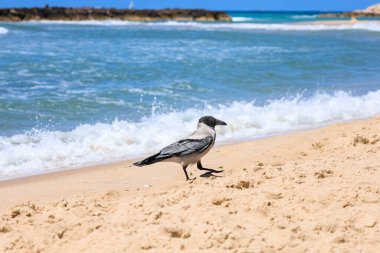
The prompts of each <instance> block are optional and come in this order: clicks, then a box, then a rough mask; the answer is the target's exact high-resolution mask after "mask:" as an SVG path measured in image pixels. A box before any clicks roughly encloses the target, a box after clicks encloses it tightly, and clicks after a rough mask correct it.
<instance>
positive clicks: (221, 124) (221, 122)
mask: <svg viewBox="0 0 380 253" xmlns="http://www.w3.org/2000/svg"><path fill="white" fill-rule="evenodd" d="M216 125H217V126H218V125H219V126H227V123H226V122H224V121H221V120H218V119H217V120H216Z"/></svg>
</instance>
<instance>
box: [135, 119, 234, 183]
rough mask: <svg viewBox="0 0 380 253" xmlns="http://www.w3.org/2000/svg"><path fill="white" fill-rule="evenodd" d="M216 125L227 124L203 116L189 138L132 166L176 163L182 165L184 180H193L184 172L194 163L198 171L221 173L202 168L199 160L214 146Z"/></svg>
mask: <svg viewBox="0 0 380 253" xmlns="http://www.w3.org/2000/svg"><path fill="white" fill-rule="evenodd" d="M217 125H223V126H225V125H227V124H226V123H225V122H223V121H221V120H218V119H216V118H214V117H212V116H203V117H202V118H200V119H199V121H198V125H197V130H196V131H195V132H194V133H192V134H191V135H190V136H188V137H187V138H185V139H182V140H179V141H177V142H175V143H173V144H170V145H169V146H167V147H165V148H163V149H161V151H160V152H158V153H157V154H154V155H152V156H150V157H148V158H146V159H144V160H142V161H139V162H136V163H134V164H133V165H135V166H139V167H141V166H145V165H149V164H153V163H157V162H176V163H179V164H181V165H182V168H183V171H184V172H185V175H186V180H193V179H190V178H189V175H188V174H187V171H186V168H187V166H189V165H190V164H195V163H196V164H197V168H198V169H199V170H206V171H208V172H211V173H220V172H223V171H222V170H213V169H207V168H204V167H203V166H202V163H201V158H202V157H203V156H205V155H206V154H207V153H208V152H209V151H210V149H211V148H212V147H213V146H214V143H215V137H216V132H215V126H217ZM194 179H195V178H194Z"/></svg>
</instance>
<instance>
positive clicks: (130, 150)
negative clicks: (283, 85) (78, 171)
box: [0, 90, 380, 179]
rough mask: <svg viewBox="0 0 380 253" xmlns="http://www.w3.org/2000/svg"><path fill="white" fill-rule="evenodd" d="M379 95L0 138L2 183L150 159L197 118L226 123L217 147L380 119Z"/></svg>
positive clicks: (221, 109) (250, 105) (320, 97)
mask: <svg viewBox="0 0 380 253" xmlns="http://www.w3.org/2000/svg"><path fill="white" fill-rule="evenodd" d="M379 97H380V90H378V91H374V92H369V93H368V94H366V95H363V96H352V95H350V94H349V93H346V92H336V93H335V94H332V95H328V94H316V95H314V96H312V97H310V98H307V99H306V98H303V97H302V96H298V97H295V98H291V99H285V98H284V99H280V100H273V101H268V103H267V104H266V105H264V106H258V105H256V104H255V103H254V102H234V103H232V104H229V105H220V106H217V107H212V106H209V107H207V108H204V109H202V110H196V109H188V110H185V111H180V112H170V113H166V114H160V115H153V116H152V117H151V118H149V119H148V118H147V119H142V120H141V121H140V122H128V121H119V120H115V121H114V122H113V123H111V124H103V123H98V124H94V125H81V126H78V127H76V128H75V129H74V130H72V131H70V132H60V131H49V132H44V131H34V132H31V133H28V134H18V135H14V136H12V137H4V136H3V137H0V179H6V178H10V177H20V176H24V175H28V174H37V173H45V172H48V171H52V170H57V169H63V168H73V167H80V166H83V165H85V164H90V163H99V162H108V161H112V160H120V159H130V158H136V157H140V156H142V155H146V154H151V153H153V152H155V151H157V149H159V148H161V147H164V146H165V145H167V144H169V143H171V142H172V141H175V140H177V139H180V138H182V137H184V136H186V135H188V134H189V133H191V132H192V131H193V130H194V128H195V126H196V122H197V119H198V118H199V117H200V116H202V115H213V116H215V117H217V118H220V119H222V120H225V121H226V122H227V123H228V126H227V127H221V128H218V129H217V131H218V140H217V143H218V144H219V145H220V144H221V143H226V142H231V141H239V140H242V139H244V140H246V139H253V138H258V137H263V136H268V135H273V134H279V133H283V132H287V131H292V130H297V129H306V128H313V127H318V126H322V125H325V124H329V123H332V122H337V121H345V120H351V119H359V118H365V117H370V116H374V115H377V114H380V99H379Z"/></svg>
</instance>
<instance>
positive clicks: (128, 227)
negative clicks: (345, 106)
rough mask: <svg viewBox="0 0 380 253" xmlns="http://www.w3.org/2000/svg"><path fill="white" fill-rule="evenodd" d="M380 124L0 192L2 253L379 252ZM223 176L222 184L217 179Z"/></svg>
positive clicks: (35, 181)
mask: <svg viewBox="0 0 380 253" xmlns="http://www.w3.org/2000/svg"><path fill="white" fill-rule="evenodd" d="M379 152H380V118H379V117H376V118H372V119H367V120H361V121H355V122H349V123H340V124H336V125H331V126H328V127H325V128H321V129H316V130H309V131H304V132H299V133H294V134H289V135H286V136H276V137H271V138H266V139H260V140H256V141H252V142H245V143H239V144H234V145H228V146H222V147H217V148H214V149H213V150H212V151H211V152H210V153H209V154H208V155H207V156H206V157H205V158H204V161H203V162H204V165H206V166H208V167H210V168H223V169H224V171H225V172H224V173H222V174H221V175H218V177H215V176H212V175H203V176H202V174H201V173H200V171H198V170H197V169H196V167H195V166H193V167H191V168H190V169H189V172H191V173H192V174H193V176H196V177H197V179H196V180H195V181H193V182H186V181H185V180H184V179H185V178H184V175H183V172H182V170H181V169H180V167H179V166H178V165H176V164H171V163H160V164H156V165H152V166H149V167H143V168H136V167H132V166H131V164H132V162H133V161H126V162H120V163H115V164H109V165H102V166H96V167H91V168H84V169H80V170H74V171H65V172H59V173H52V174H45V175H40V176H33V177H28V178H24V179H18V180H12V181H7V182H2V183H1V184H0V199H1V206H0V212H1V222H0V251H1V252H182V251H183V252H200V251H205V252H227V251H228V252H280V251H281V252H378V249H379V247H380V239H379V238H380V237H379V234H380V224H379V220H380V213H379V207H380V206H379V205H380V202H379V201H380V174H379V173H380V156H379ZM219 176H220V177H219Z"/></svg>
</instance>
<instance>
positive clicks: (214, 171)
mask: <svg viewBox="0 0 380 253" xmlns="http://www.w3.org/2000/svg"><path fill="white" fill-rule="evenodd" d="M197 168H198V170H207V171H209V172H211V173H221V172H223V170H213V169H208V168H203V166H202V163H201V160H199V161H198V162H197Z"/></svg>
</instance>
